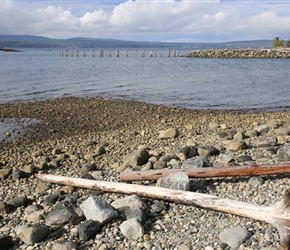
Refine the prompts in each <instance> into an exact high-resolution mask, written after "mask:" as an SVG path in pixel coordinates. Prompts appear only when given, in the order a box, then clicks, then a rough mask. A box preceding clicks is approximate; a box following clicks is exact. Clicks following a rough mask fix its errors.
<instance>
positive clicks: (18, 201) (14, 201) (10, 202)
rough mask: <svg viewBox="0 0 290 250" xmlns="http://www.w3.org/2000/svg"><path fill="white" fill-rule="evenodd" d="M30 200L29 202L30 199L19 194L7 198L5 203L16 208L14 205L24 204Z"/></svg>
mask: <svg viewBox="0 0 290 250" xmlns="http://www.w3.org/2000/svg"><path fill="white" fill-rule="evenodd" d="M30 202H31V200H30V199H28V198H27V197H25V196H20V197H16V198H12V199H10V200H8V201H7V204H8V205H10V206H12V207H14V208H16V207H21V206H26V205H27V204H29V203H30Z"/></svg>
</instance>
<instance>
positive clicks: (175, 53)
mask: <svg viewBox="0 0 290 250" xmlns="http://www.w3.org/2000/svg"><path fill="white" fill-rule="evenodd" d="M130 53H132V54H133V56H136V57H137V56H141V57H145V56H146V51H145V50H142V51H139V52H138V51H137V50H136V51H135V52H130ZM148 55H149V57H157V56H160V57H162V56H167V57H179V51H178V50H176V49H174V50H168V51H167V52H165V53H164V52H163V51H158V52H157V51H156V50H150V51H149V54H148V52H147V56H148ZM59 56H60V57H74V56H75V57H86V56H92V57H96V56H99V57H104V56H106V55H105V53H104V51H103V50H100V51H99V52H96V51H95V50H93V51H91V52H87V51H86V50H83V51H80V50H76V51H74V50H62V51H60V52H59ZM107 56H108V57H112V56H115V57H120V56H121V53H120V51H119V50H117V51H115V52H112V51H111V50H109V51H108V54H107ZM125 56H126V57H129V51H128V50H126V51H125Z"/></svg>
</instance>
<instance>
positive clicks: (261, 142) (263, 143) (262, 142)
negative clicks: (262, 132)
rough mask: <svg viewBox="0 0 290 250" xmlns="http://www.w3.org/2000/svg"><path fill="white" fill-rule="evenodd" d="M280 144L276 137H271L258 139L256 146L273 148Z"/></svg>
mask: <svg viewBox="0 0 290 250" xmlns="http://www.w3.org/2000/svg"><path fill="white" fill-rule="evenodd" d="M277 143H278V139H277V137H276V136H269V137H260V138H257V140H256V144H257V147H259V148H261V147H271V146H276V145H277Z"/></svg>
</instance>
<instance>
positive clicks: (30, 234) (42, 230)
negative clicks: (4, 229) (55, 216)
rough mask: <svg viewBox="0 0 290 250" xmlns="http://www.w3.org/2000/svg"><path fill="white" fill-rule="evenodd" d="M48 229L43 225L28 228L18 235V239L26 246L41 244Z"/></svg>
mask: <svg viewBox="0 0 290 250" xmlns="http://www.w3.org/2000/svg"><path fill="white" fill-rule="evenodd" d="M48 232H49V229H48V227H47V226H46V225H44V224H38V225H33V226H29V227H28V228H26V229H25V230H23V231H22V232H21V233H20V234H19V238H20V239H21V240H22V241H23V242H24V243H26V244H35V243H37V242H41V241H42V240H43V239H44V238H45V237H46V236H47V235H48Z"/></svg>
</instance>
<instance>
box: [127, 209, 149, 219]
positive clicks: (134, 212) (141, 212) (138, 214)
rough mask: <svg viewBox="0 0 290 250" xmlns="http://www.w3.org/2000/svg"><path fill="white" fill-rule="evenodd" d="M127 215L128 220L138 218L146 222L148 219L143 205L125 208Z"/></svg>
mask: <svg viewBox="0 0 290 250" xmlns="http://www.w3.org/2000/svg"><path fill="white" fill-rule="evenodd" d="M125 216H126V219H127V220H129V219H132V218H136V219H137V220H139V221H140V222H145V220H146V213H145V209H144V208H142V207H133V208H128V209H125Z"/></svg>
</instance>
